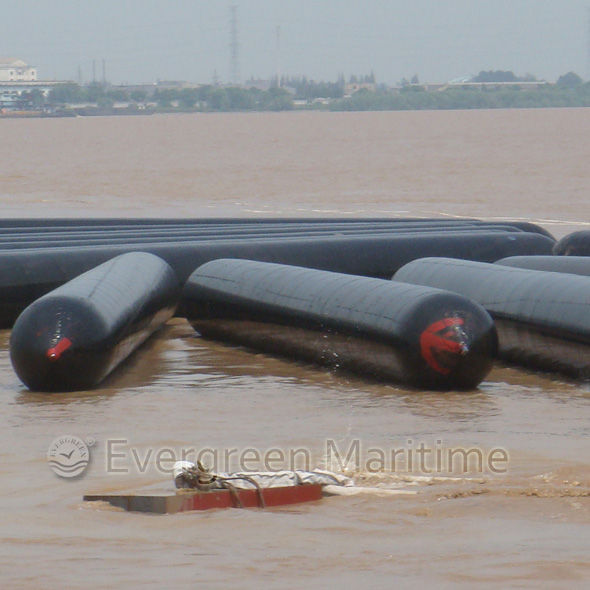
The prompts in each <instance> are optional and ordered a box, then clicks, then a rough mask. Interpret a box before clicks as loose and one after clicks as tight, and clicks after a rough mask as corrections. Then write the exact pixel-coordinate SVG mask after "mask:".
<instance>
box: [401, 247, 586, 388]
mask: <svg viewBox="0 0 590 590" xmlns="http://www.w3.org/2000/svg"><path fill="white" fill-rule="evenodd" d="M394 279H395V280H396V281H403V282H406V283H411V284H416V285H426V286H430V287H438V288H440V289H448V290H451V291H454V292H456V293H460V294H462V295H465V296H466V297H470V298H471V299H473V300H474V301H476V302H478V303H479V304H481V305H482V306H483V307H484V308H485V309H487V310H488V311H489V312H490V313H491V314H492V317H493V318H494V320H495V322H496V326H497V329H498V336H499V343H500V354H501V356H502V357H503V358H505V359H507V360H509V361H513V362H516V363H519V364H523V365H526V366H530V367H534V368H537V369H542V370H546V371H557V372H561V373H564V374H567V375H571V376H574V377H578V378H583V379H586V378H588V377H590V278H589V277H583V276H575V275H571V274H564V273H555V272H543V271H536V270H526V269H520V268H511V267H507V266H501V265H497V264H482V263H478V262H469V261H464V260H450V259H444V258H425V259H422V260H415V261H413V262H410V263H409V264H407V265H406V266H404V267H403V268H402V269H400V270H399V271H398V272H397V273H396V274H395V276H394Z"/></svg>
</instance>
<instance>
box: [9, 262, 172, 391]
mask: <svg viewBox="0 0 590 590" xmlns="http://www.w3.org/2000/svg"><path fill="white" fill-rule="evenodd" d="M179 296H180V283H179V281H178V278H177V276H176V274H175V273H174V271H173V270H172V268H171V267H170V266H169V265H168V264H167V263H166V262H164V261H163V260H161V259H160V258H158V257H156V256H154V255H152V254H146V253H143V252H134V253H130V254H124V255H122V256H119V257H117V258H114V259H112V260H109V261H108V262H105V263H104V264H101V265H100V266H98V267H96V268H94V269H92V270H90V271H88V272H86V273H84V274H82V275H80V276H79V277H77V278H75V279H73V280H72V281H70V282H68V283H66V284H65V285H63V286H61V287H59V288H58V289H55V290H54V291H52V292H51V293H48V294H47V295H45V296H44V297H41V298H40V299H39V300H37V301H35V302H34V303H33V304H32V305H30V306H29V307H27V309H25V310H24V311H23V313H22V314H21V315H20V316H19V317H18V319H17V321H16V323H15V325H14V328H13V330H12V334H11V338H10V358H11V361H12V365H13V367H14V369H15V371H16V374H17V375H18V377H19V378H20V379H21V381H22V382H23V383H24V384H25V385H26V386H27V387H29V388H30V389H33V390H37V391H71V390H84V389H90V388H92V387H95V386H96V385H98V384H99V383H100V382H101V381H102V380H103V379H104V378H105V377H106V376H107V375H108V374H109V373H110V372H111V371H112V370H113V369H114V368H115V367H116V366H117V365H119V364H120V363H121V362H122V361H123V360H124V359H125V358H126V357H127V356H129V354H131V352H132V351H133V350H135V349H136V348H137V347H138V346H139V345H140V344H141V343H142V342H144V341H145V340H146V339H147V338H148V337H149V336H150V335H151V334H152V333H153V332H154V331H155V330H156V329H157V328H159V327H160V326H161V325H162V324H164V323H165V322H166V321H167V320H168V319H169V318H170V317H172V315H173V314H174V311H175V309H176V306H177V303H178V300H179Z"/></svg>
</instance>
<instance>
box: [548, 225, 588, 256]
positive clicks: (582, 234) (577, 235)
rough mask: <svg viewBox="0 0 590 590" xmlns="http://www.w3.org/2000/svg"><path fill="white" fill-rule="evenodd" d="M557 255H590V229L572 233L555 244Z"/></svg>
mask: <svg viewBox="0 0 590 590" xmlns="http://www.w3.org/2000/svg"><path fill="white" fill-rule="evenodd" d="M553 254H555V255H556V256H590V230H587V229H586V230H582V231H576V232H574V233H571V234H569V235H567V236H565V238H561V240H559V241H558V242H557V243H556V244H555V245H554V246H553Z"/></svg>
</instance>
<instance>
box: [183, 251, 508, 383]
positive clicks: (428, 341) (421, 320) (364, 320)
mask: <svg viewBox="0 0 590 590" xmlns="http://www.w3.org/2000/svg"><path fill="white" fill-rule="evenodd" d="M183 305H184V308H185V312H186V315H187V317H188V318H189V321H190V322H191V324H192V325H193V326H194V328H195V329H196V330H197V331H198V332H199V333H200V334H202V335H204V336H207V337H213V338H216V339H220V340H224V341H229V342H235V343H238V344H243V345H247V346H251V347H253V348H257V349H259V350H263V351H266V352H270V353H279V354H281V355H283V356H289V357H293V358H303V359H305V360H310V361H314V362H318V363H321V364H323V365H328V366H337V367H342V368H346V369H349V370H352V371H355V372H358V373H362V374H365V375H369V376H371V377H376V378H379V379H385V380H388V381H395V382H401V383H405V384H408V385H411V386H415V387H421V388H427V389H439V390H448V389H472V388H474V387H476V386H477V385H478V384H479V383H480V382H481V381H482V380H483V379H484V377H485V376H486V375H487V373H488V371H489V370H490V368H491V365H492V358H493V357H494V355H495V353H496V347H497V338H496V332H495V328H494V326H493V322H492V319H491V318H490V316H489V315H488V314H487V313H486V312H485V311H484V310H483V309H482V308H481V307H480V306H479V305H477V304H475V303H473V302H472V301H469V300H468V299H467V298H465V297H461V296H459V295H455V294H453V293H448V292H444V291H440V290H438V289H430V288H424V287H415V286H410V285H402V284H396V283H394V282H391V281H383V280H380V279H371V278H366V277H359V276H350V275H344V274H339V273H333V272H325V271H318V270H311V269H308V268H301V267H295V266H286V265H279V264H269V263H261V262H253V261H248V260H228V259H223V260H215V261H212V262H209V263H207V264H204V265H203V266H201V267H200V268H198V269H197V270H196V271H195V272H194V273H193V274H192V275H191V276H190V278H189V279H188V281H187V282H186V284H185V287H184V291H183Z"/></svg>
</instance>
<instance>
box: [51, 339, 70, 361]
mask: <svg viewBox="0 0 590 590" xmlns="http://www.w3.org/2000/svg"><path fill="white" fill-rule="evenodd" d="M70 346H72V341H71V340H70V339H69V338H62V339H61V340H60V341H59V342H58V343H57V344H56V345H55V346H54V347H53V348H50V349H49V350H48V351H47V358H48V359H49V360H50V361H57V360H59V357H60V356H61V355H62V353H63V352H64V350H67V349H68V348H70Z"/></svg>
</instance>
